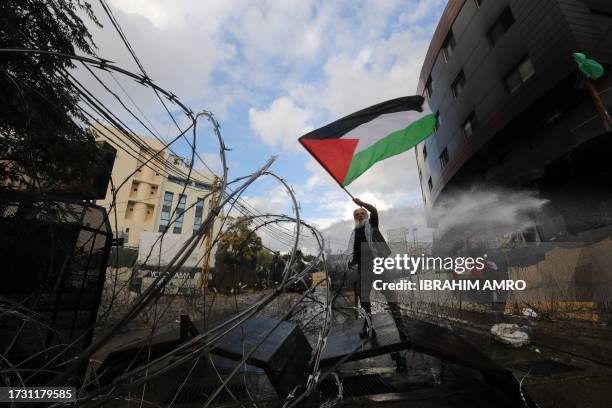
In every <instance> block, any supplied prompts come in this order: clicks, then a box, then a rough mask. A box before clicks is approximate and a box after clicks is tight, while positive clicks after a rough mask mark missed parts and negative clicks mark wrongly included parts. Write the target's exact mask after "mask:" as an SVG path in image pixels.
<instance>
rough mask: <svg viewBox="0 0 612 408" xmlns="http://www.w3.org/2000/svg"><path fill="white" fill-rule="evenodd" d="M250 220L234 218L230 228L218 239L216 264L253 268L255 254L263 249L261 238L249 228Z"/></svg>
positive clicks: (255, 261) (255, 258)
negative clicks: (222, 263) (223, 263)
mask: <svg viewBox="0 0 612 408" xmlns="http://www.w3.org/2000/svg"><path fill="white" fill-rule="evenodd" d="M250 225H251V220H248V219H246V218H244V217H238V218H236V221H235V222H234V224H232V226H231V227H230V228H229V229H228V230H227V231H225V232H224V233H223V235H222V236H221V238H220V239H219V246H218V248H217V253H216V255H215V260H216V261H218V262H225V263H232V264H239V265H245V266H253V267H254V266H255V265H256V263H257V254H258V253H259V252H260V251H261V249H262V248H263V245H262V243H261V238H260V237H259V236H258V235H257V234H256V233H254V232H253V230H252V229H251V228H250Z"/></svg>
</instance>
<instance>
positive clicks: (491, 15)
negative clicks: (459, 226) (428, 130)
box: [415, 0, 612, 240]
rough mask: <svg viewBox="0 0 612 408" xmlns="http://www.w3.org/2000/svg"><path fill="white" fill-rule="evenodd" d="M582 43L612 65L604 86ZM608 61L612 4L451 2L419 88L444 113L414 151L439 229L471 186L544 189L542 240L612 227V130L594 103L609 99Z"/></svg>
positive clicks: (583, 0)
mask: <svg viewBox="0 0 612 408" xmlns="http://www.w3.org/2000/svg"><path fill="white" fill-rule="evenodd" d="M574 52H582V53H584V54H586V55H587V56H588V58H592V59H595V60H596V61H598V62H600V63H601V64H602V65H603V66H604V67H605V68H606V72H605V74H604V76H603V77H602V78H600V79H598V80H597V81H594V82H592V85H593V86H594V88H595V90H596V92H593V93H591V92H589V89H588V85H589V84H588V83H586V82H585V79H584V77H583V76H582V75H581V74H580V73H579V71H578V67H577V64H576V62H575V61H574V60H573V55H572V53H574ZM610 64H612V2H610V1H607V0H542V1H530V0H495V1H491V0H450V1H449V3H448V5H447V7H446V9H445V10H444V13H443V15H442V17H441V19H440V22H439V23H438V26H437V28H436V30H435V33H434V36H433V39H432V41H431V44H430V47H429V50H428V52H427V55H426V58H425V62H424V64H423V67H422V70H421V75H420V80H419V87H418V91H419V93H421V94H423V95H424V96H425V97H426V99H427V100H428V101H429V104H430V106H431V109H432V112H435V114H436V115H437V117H438V128H437V131H436V132H435V134H434V135H432V137H430V138H429V139H427V140H426V141H424V142H422V143H421V144H419V145H418V146H417V148H416V149H415V151H416V156H417V165H418V168H419V174H420V177H421V189H422V193H423V200H424V202H425V204H426V208H427V210H428V223H429V224H430V226H432V227H435V226H436V225H437V223H438V221H439V219H436V215H435V214H436V211H432V209H435V208H436V206H438V205H440V203H442V202H444V199H445V198H449V197H452V196H453V193H454V192H457V191H460V190H465V189H466V188H467V187H471V186H474V185H481V186H482V185H484V186H488V187H491V186H503V187H510V188H512V187H515V188H530V189H534V190H536V191H538V193H539V194H540V196H541V197H543V198H545V199H546V200H548V202H549V203H548V205H546V206H545V208H544V209H543V211H542V214H535V215H534V217H536V218H538V217H539V219H538V228H536V232H535V233H536V235H538V240H547V239H550V238H551V237H553V236H555V237H557V239H558V238H560V237H563V236H565V237H569V236H574V237H575V236H577V234H580V233H582V232H584V231H588V230H593V229H597V228H600V227H602V226H606V225H612V200H611V198H612V196H611V195H610V194H609V191H608V188H607V186H608V185H609V180H610V176H611V175H612V168H611V167H610V165H609V164H610V152H611V151H612V138H611V137H610V134H609V133H608V131H607V130H606V126H605V124H604V120H603V118H602V115H601V114H600V110H598V109H597V106H596V102H595V101H596V99H597V98H596V97H595V94H596V93H598V94H599V95H598V96H597V97H598V98H600V100H601V101H602V102H603V105H604V106H605V107H608V109H609V107H610V106H612V92H610V89H611V88H610V87H611V85H612V75H611V74H610V73H609V69H608V68H609V66H610ZM442 238H443V237H441V236H437V239H438V240H439V239H442Z"/></svg>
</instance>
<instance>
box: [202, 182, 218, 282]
mask: <svg viewBox="0 0 612 408" xmlns="http://www.w3.org/2000/svg"><path fill="white" fill-rule="evenodd" d="M219 185H220V184H219V178H218V177H217V176H215V179H214V182H213V189H214V190H213V192H212V194H211V196H210V199H209V201H208V202H209V203H214V202H216V201H217V193H218V191H217V189H218V188H219ZM215 221H216V219H215V220H213V225H212V228H209V229H208V232H207V233H206V237H205V241H204V251H205V252H204V263H203V264H202V277H201V278H200V290H201V291H205V290H206V289H208V273H209V271H210V253H211V251H212V240H213V239H212V237H213V230H214V229H215Z"/></svg>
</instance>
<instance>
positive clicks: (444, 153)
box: [440, 147, 448, 168]
mask: <svg viewBox="0 0 612 408" xmlns="http://www.w3.org/2000/svg"><path fill="white" fill-rule="evenodd" d="M447 164H448V149H447V148H446V147H445V148H444V150H442V154H441V155H440V167H442V168H444V166H446V165H447Z"/></svg>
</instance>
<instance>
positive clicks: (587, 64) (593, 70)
mask: <svg viewBox="0 0 612 408" xmlns="http://www.w3.org/2000/svg"><path fill="white" fill-rule="evenodd" d="M573 55H574V61H576V64H578V69H580V72H582V73H583V74H584V75H585V76H586V77H587V78H589V79H593V80H595V79H599V78H600V77H601V76H602V75H603V73H604V67H602V66H601V64H600V63H599V62H597V61H595V60H593V59H588V58H587V57H586V55H584V54H583V53H581V52H575V53H574V54H573Z"/></svg>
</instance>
